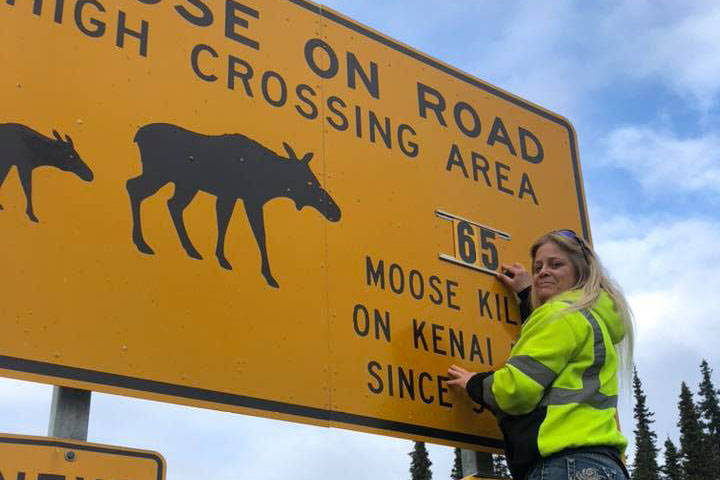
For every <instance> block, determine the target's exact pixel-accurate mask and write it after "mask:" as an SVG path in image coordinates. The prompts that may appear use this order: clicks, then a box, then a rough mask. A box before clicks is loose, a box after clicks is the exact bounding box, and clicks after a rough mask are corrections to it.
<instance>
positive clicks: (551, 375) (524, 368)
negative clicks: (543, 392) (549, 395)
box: [507, 355, 557, 388]
mask: <svg viewBox="0 0 720 480" xmlns="http://www.w3.org/2000/svg"><path fill="white" fill-rule="evenodd" d="M507 364H508V365H512V366H513V367H515V368H517V369H518V370H520V371H521V372H522V373H524V374H525V375H527V376H528V377H530V378H532V379H533V380H535V381H536V382H537V383H539V384H540V385H542V387H543V388H547V387H549V386H550V385H552V383H553V382H554V381H555V378H557V374H556V373H555V372H553V371H552V370H551V369H550V368H548V367H546V366H545V365H543V364H542V363H540V362H538V361H537V360H535V359H534V358H533V357H531V356H529V355H517V356H515V357H510V358H509V359H508V361H507Z"/></svg>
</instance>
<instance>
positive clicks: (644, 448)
mask: <svg viewBox="0 0 720 480" xmlns="http://www.w3.org/2000/svg"><path fill="white" fill-rule="evenodd" d="M633 394H634V396H635V408H634V415H633V416H634V417H635V465H634V468H633V471H632V475H631V478H632V479H633V480H659V479H660V468H659V467H658V463H657V453H658V448H657V436H656V435H655V432H653V431H652V429H651V428H650V425H651V424H653V423H654V422H655V420H653V416H654V415H655V414H654V413H653V412H651V411H650V410H648V408H647V405H646V403H645V401H646V397H645V392H643V389H642V382H641V381H640V378H639V377H638V375H637V369H633Z"/></svg>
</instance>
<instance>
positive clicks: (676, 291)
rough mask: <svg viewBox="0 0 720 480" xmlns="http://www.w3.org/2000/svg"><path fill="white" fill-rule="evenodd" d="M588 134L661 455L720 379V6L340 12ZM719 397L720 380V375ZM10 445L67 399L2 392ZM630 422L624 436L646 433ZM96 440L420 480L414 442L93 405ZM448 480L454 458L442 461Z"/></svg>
mask: <svg viewBox="0 0 720 480" xmlns="http://www.w3.org/2000/svg"><path fill="white" fill-rule="evenodd" d="M324 4H325V5H327V6H328V7H330V8H333V9H335V10H337V11H339V12H340V13H343V14H345V15H347V16H349V17H351V18H354V19H356V20H357V21H359V22H361V23H364V24H366V25H368V26H370V27H372V28H374V29H376V30H378V31H380V32H382V33H385V34H387V35H389V36H390V37H393V38H395V39H397V40H400V41H401V42H404V43H406V44H408V45H410V46H412V47H414V48H416V49H418V50H420V51H422V52H425V53H427V54H429V55H431V56H433V57H436V58H438V59H440V60H442V61H444V62H446V63H449V64H450V65H453V66H455V67H457V68H459V69H461V70H464V71H466V72H469V73H471V74H473V75H475V76H476V77H478V78H480V79H482V80H485V81H487V82H489V83H492V84H494V85H496V86H498V87H500V88H502V89H505V90H507V91H510V92H512V93H514V94H516V95H519V96H521V97H523V98H526V99H528V100H530V101H532V102H534V103H536V104H539V105H542V106H543V107H546V108H548V109H550V110H552V111H554V112H557V113H558V114H560V115H563V116H564V117H566V118H568V119H569V120H570V121H571V122H572V123H573V125H574V126H575V128H576V130H577V133H578V139H579V147H580V158H581V163H582V168H583V175H584V179H585V188H586V193H587V203H588V208H589V213H590V220H591V228H592V231H593V240H594V243H595V247H596V249H597V250H598V252H599V253H600V255H601V257H602V258H603V260H604V262H605V264H606V266H607V267H608V269H609V271H610V272H611V274H612V275H613V276H614V277H615V278H616V279H617V280H618V282H619V283H620V284H621V285H622V286H623V288H624V289H625V291H626V293H627V295H628V298H629V300H630V303H631V305H632V307H633V309H634V312H635V315H636V321H637V325H638V341H637V346H636V347H637V348H636V364H637V367H638V370H639V373H640V375H641V378H642V380H643V382H644V385H645V389H646V392H647V393H648V404H649V408H650V409H651V410H653V411H654V412H655V418H656V423H655V425H654V426H655V431H656V432H657V434H658V438H659V441H660V443H662V441H664V439H665V438H666V437H667V436H668V435H669V436H670V437H672V438H673V439H675V440H677V427H676V426H675V424H676V422H677V416H676V404H677V399H678V395H679V391H680V382H681V381H683V380H684V381H686V382H687V383H688V384H689V385H690V387H691V388H692V389H696V388H697V384H698V382H699V364H700V362H701V360H702V359H703V358H705V359H707V360H708V362H709V363H710V365H711V367H714V368H715V369H716V372H720V353H718V352H720V350H719V349H718V348H717V340H718V338H720V323H719V322H718V321H717V320H716V319H715V315H716V312H717V311H718V310H720V295H717V293H716V292H715V290H716V289H717V288H716V287H715V285H717V284H718V283H719V282H720V253H718V249H717V247H718V245H720V215H719V214H718V211H717V210H718V204H719V203H720V135H719V134H718V133H717V132H718V126H719V124H720V102H719V100H720V33H719V32H720V6H719V5H718V4H717V2H714V1H707V0H697V1H694V2H690V3H687V2H675V1H668V0H653V1H650V0H633V1H631V0H625V1H619V0H618V1H608V2H602V4H600V5H593V4H592V3H590V2H571V1H553V2H546V3H545V4H539V3H538V2H532V1H505V2H486V1H478V0H472V1H470V0H446V1H430V0H423V1H414V2H399V1H387V0H385V1H362V2H361V1H349V0H333V1H327V2H324ZM714 381H715V384H716V386H717V385H720V374H718V373H716V374H715V375H714ZM0 389H1V391H2V393H1V394H0V431H5V432H13V433H22V434H34V435H44V434H45V433H46V429H47V418H48V414H49V403H50V396H51V388H50V387H48V386H44V385H37V384H29V383H25V382H16V381H10V380H2V381H0ZM631 414H632V410H631V405H630V404H626V405H625V406H624V410H623V412H622V417H621V418H622V424H623V426H624V429H625V430H626V431H628V432H630V431H631V430H632V415H631ZM89 438H90V440H91V441H94V442H100V443H109V444H118V445H128V446H133V447H137V448H147V449H153V450H158V451H160V452H161V453H162V454H163V455H164V456H165V457H166V459H167V460H168V464H169V470H168V478H171V479H177V480H183V479H191V478H200V477H202V478H212V479H214V480H225V479H227V480H230V479H238V478H243V479H245V478H247V479H258V480H275V479H281V478H288V477H292V478H294V479H297V480H304V479H308V480H309V479H316V478H342V479H347V480H355V479H358V480H359V479H365V478H382V479H402V478H407V477H408V473H407V471H408V467H409V457H408V456H407V455H406V453H407V452H409V451H410V450H411V448H412V445H411V442H409V441H406V440H397V439H390V438H383V437H380V436H375V435H369V434H360V433H353V432H347V431H342V430H329V429H322V428H317V427H309V426H303V425H296V424H290V423H284V422H279V421H271V420H265V419H259V418H250V417H244V416H240V415H233V414H229V413H222V412H212V411H205V410H199V409H193V408H187V407H180V406H173V405H166V404H160V403H156V402H149V401H141V400H134V399H127V398H121V397H114V396H110V395H103V394H94V396H93V407H92V416H91V427H90V435H89ZM430 452H431V460H432V461H433V472H434V478H436V479H439V478H449V472H450V469H451V462H452V450H451V449H450V448H447V447H440V446H431V448H430Z"/></svg>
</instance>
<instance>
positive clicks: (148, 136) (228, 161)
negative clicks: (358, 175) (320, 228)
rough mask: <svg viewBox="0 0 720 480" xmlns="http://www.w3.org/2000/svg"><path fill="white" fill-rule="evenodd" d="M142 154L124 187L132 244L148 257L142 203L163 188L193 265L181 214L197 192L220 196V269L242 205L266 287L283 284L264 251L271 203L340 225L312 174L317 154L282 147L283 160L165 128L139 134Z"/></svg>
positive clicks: (251, 145) (241, 144) (259, 149)
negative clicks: (170, 191) (170, 190)
mask: <svg viewBox="0 0 720 480" xmlns="http://www.w3.org/2000/svg"><path fill="white" fill-rule="evenodd" d="M135 142H136V143H137V145H138V148H139V150H140V160H141V162H142V174H140V175H139V176H137V177H135V178H131V179H130V180H128V181H127V184H126V186H127V191H128V194H129V197H130V205H131V208H132V218H133V230H132V238H133V242H134V243H135V245H136V246H137V248H138V250H140V251H141V252H143V253H147V254H153V253H154V252H153V250H152V248H150V246H149V245H148V244H147V243H146V242H145V239H144V238H143V234H142V224H141V219H140V203H141V202H142V201H143V200H144V199H145V198H147V197H149V196H151V195H153V194H154V193H155V192H157V191H158V190H159V189H160V188H161V187H163V186H164V185H166V184H168V183H170V182H172V183H174V184H175V193H174V195H173V196H172V197H171V198H170V199H169V200H168V201H167V205H168V210H169V211H170V216H171V217H172V220H173V223H174V225H175V229H176V230H177V234H178V237H179V239H180V243H181V244H182V246H183V248H184V249H185V251H186V252H187V254H188V255H189V256H190V257H192V258H197V259H202V256H201V255H200V253H198V251H197V250H196V249H195V247H194V246H193V244H192V242H191V241H190V238H189V237H188V234H187V231H186V229H185V222H184V221H183V211H184V210H185V207H187V206H188V204H190V202H191V201H192V199H193V198H194V197H195V194H197V192H198V191H203V192H207V193H209V194H211V195H214V196H216V197H217V202H216V215H217V227H218V234H217V245H216V248H215V256H216V257H217V259H218V261H219V263H220V265H221V266H222V267H223V268H226V269H228V270H230V269H232V266H231V265H230V262H228V260H227V258H225V233H226V232H227V227H228V223H229V221H230V217H231V216H232V213H233V209H234V208H235V203H236V202H237V200H238V199H242V200H243V203H244V204H245V213H246V214H247V218H248V221H249V222H250V227H251V228H252V231H253V234H254V236H255V240H256V242H257V246H258V249H259V250H260V257H261V261H262V266H261V273H262V275H263V277H265V280H266V282H267V283H268V285H270V286H272V287H275V288H277V287H278V283H277V281H276V280H275V279H274V278H273V276H272V273H271V272H270V263H269V261H268V254H267V248H266V246H265V221H264V217H263V206H264V205H265V203H267V202H268V201H269V200H272V199H273V198H278V197H286V198H290V199H292V200H294V201H295V206H296V207H297V209H298V210H300V209H302V208H303V207H306V206H310V207H313V208H314V209H316V210H317V211H318V212H320V213H321V214H322V215H323V216H325V218H326V219H328V220H329V221H331V222H337V221H338V220H340V208H339V207H338V206H337V204H336V203H335V201H334V200H333V199H332V198H331V197H330V194H328V192H327V191H325V190H324V189H323V188H322V186H321V185H320V182H319V181H318V179H317V177H316V176H315V175H314V174H313V172H312V170H310V165H309V164H310V160H311V159H312V156H313V154H312V153H307V154H306V155H305V156H303V158H302V159H299V158H298V157H297V155H296V154H295V152H294V151H293V149H292V148H291V147H290V146H289V145H288V144H287V143H283V146H284V147H285V151H286V152H287V155H288V156H287V157H283V156H281V155H278V154H277V153H275V152H273V151H272V150H270V149H268V148H266V147H264V146H263V145H261V144H259V143H258V142H256V141H254V140H252V139H250V138H248V137H246V136H244V135H241V134H227V135H202V134H199V133H195V132H192V131H189V130H186V129H184V128H181V127H178V126H175V125H170V124H166V123H153V124H150V125H145V126H143V127H141V128H140V129H139V130H138V132H137V134H136V135H135Z"/></svg>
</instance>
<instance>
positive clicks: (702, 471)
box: [678, 382, 710, 480]
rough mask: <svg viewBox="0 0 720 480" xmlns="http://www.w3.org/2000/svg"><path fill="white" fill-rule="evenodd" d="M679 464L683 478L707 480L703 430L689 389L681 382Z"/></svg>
mask: <svg viewBox="0 0 720 480" xmlns="http://www.w3.org/2000/svg"><path fill="white" fill-rule="evenodd" d="M678 409H679V410H680V420H679V421H678V427H680V464H681V467H682V471H683V479H684V480H708V479H709V478H710V477H708V476H707V475H706V470H707V469H706V467H705V463H706V462H707V461H708V459H706V458H704V453H705V448H704V442H703V432H702V427H701V425H700V414H699V413H698V411H697V408H696V407H695V402H694V401H693V396H692V393H691V392H690V389H689V388H688V386H687V385H686V384H685V382H682V385H681V387H680V401H679V402H678Z"/></svg>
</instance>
